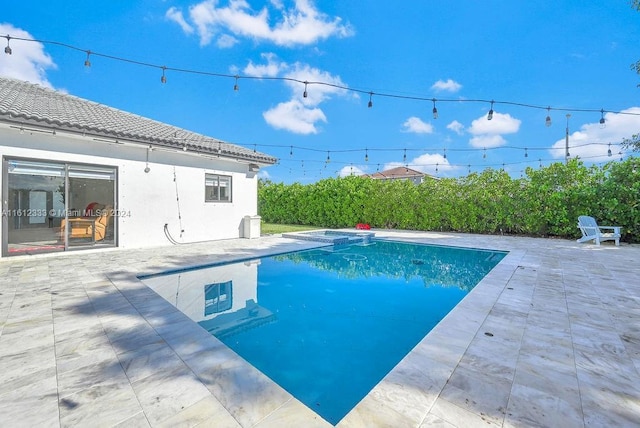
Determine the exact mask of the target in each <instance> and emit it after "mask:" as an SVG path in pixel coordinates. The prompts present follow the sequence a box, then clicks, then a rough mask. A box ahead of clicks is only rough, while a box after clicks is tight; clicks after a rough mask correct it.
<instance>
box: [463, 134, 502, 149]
mask: <svg viewBox="0 0 640 428" xmlns="http://www.w3.org/2000/svg"><path fill="white" fill-rule="evenodd" d="M506 143H507V140H505V139H504V138H502V135H497V134H484V135H477V136H475V137H471V139H470V140H469V144H470V145H471V147H481V148H487V149H490V148H492V147H500V146H504V145H505V144H506Z"/></svg>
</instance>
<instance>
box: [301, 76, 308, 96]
mask: <svg viewBox="0 0 640 428" xmlns="http://www.w3.org/2000/svg"><path fill="white" fill-rule="evenodd" d="M308 84H309V82H307V81H306V80H305V81H304V92H303V93H302V98H307V85H308Z"/></svg>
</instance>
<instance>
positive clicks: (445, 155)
mask: <svg viewBox="0 0 640 428" xmlns="http://www.w3.org/2000/svg"><path fill="white" fill-rule="evenodd" d="M442 152H443V153H444V155H443V156H442V157H443V158H445V159H446V158H447V149H442Z"/></svg>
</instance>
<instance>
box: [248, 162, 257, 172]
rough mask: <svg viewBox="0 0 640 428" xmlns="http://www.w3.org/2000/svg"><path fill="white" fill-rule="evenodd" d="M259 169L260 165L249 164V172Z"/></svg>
mask: <svg viewBox="0 0 640 428" xmlns="http://www.w3.org/2000/svg"><path fill="white" fill-rule="evenodd" d="M258 171H260V165H256V164H255V163H250V164H249V172H258Z"/></svg>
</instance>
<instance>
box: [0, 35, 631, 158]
mask: <svg viewBox="0 0 640 428" xmlns="http://www.w3.org/2000/svg"><path fill="white" fill-rule="evenodd" d="M0 37H4V38H5V39H7V46H8V44H9V41H10V40H20V41H24V42H33V43H41V44H43V45H54V46H60V47H64V48H67V49H71V50H75V51H78V52H83V53H85V54H86V55H87V56H86V60H85V62H84V64H85V66H87V67H90V66H91V62H90V57H91V56H92V55H93V56H95V57H101V58H106V59H109V60H113V61H119V62H124V63H128V64H133V65H138V66H143V67H148V68H154V69H157V70H160V71H161V72H162V77H161V81H162V83H166V72H168V71H170V72H177V73H184V74H194V75H203V76H211V77H221V78H230V79H234V80H235V84H234V90H238V80H239V79H252V80H272V81H284V82H295V83H300V84H301V85H304V90H305V95H306V94H307V87H308V86H309V85H319V86H326V87H331V88H335V89H339V90H344V91H350V92H353V93H358V94H366V95H369V104H368V105H369V107H371V106H372V105H373V103H372V99H373V97H374V96H375V97H382V98H392V99H401V100H411V101H425V102H431V103H433V106H434V107H433V113H434V117H436V115H437V113H436V112H437V108H436V103H442V102H455V103H486V104H489V103H490V104H491V106H492V110H493V105H494V104H501V105H508V106H517V107H523V108H530V109H537V110H546V111H547V112H548V113H549V112H551V111H563V112H584V113H600V114H601V115H602V119H601V122H600V123H602V120H603V117H604V114H605V113H613V114H621V115H631V116H640V113H636V112H629V111H615V110H606V109H604V108H600V109H596V108H571V107H551V106H541V105H535V104H529V103H524V102H515V101H501V100H494V99H491V100H488V99H477V98H476V99H472V98H434V97H422V96H415V95H399V94H393V93H389V92H375V91H371V90H364V89H358V88H352V87H348V86H344V85H338V84H335V83H329V82H322V81H309V80H300V79H296V78H292V77H283V76H261V77H260V76H248V75H239V74H230V73H218V72H211V71H203V70H194V69H188V68H179V67H171V66H167V65H158V64H154V63H150V62H144V61H140V60H135V59H131V58H125V57H120V56H115V55H110V54H104V53H100V52H96V51H92V50H90V49H82V48H79V47H77V46H73V45H70V44H68V43H63V42H58V41H55V40H43V39H33V38H25V37H14V36H10V35H9V34H6V35H3V36H0ZM14 48H15V45H14ZM5 52H6V50H5ZM611 144H612V143H587V144H581V145H570V146H569V148H570V149H571V148H578V147H584V146H589V145H601V146H609V148H611ZM615 144H619V143H615ZM253 146H254V150H255V148H257V147H271V148H289V149H290V150H291V154H293V149H296V150H305V151H311V152H322V153H325V152H326V153H327V154H328V157H329V153H331V152H333V153H348V152H365V156H366V158H368V152H369V151H371V152H376V151H378V152H382V151H387V152H398V151H404V153H405V156H406V152H407V151H420V152H423V151H425V150H426V149H421V148H417V149H412V148H404V149H399V148H364V149H361V148H358V149H338V150H329V151H327V150H325V149H315V148H308V147H301V146H293V145H271V144H254V145H253ZM499 149H516V150H523V151H524V153H525V157H527V156H528V151H536V150H547V151H552V150H563V149H562V148H557V149H554V148H541V147H519V146H500V147H490V148H452V147H443V148H442V151H443V153H445V159H446V152H478V151H483V158H485V157H486V151H487V150H499ZM431 150H434V149H431ZM436 150H437V149H436ZM617 154H618V155H622V152H618V153H617ZM608 156H609V157H611V153H609V154H608ZM601 157H602V156H597V155H596V156H589V157H581V159H589V158H601ZM287 161H290V160H288V159H284V158H280V159H279V162H278V163H280V162H287ZM298 161H301V162H303V163H304V162H308V163H314V162H323V163H325V168H326V164H327V163H328V162H327V161H318V160H312V159H309V160H304V159H302V160H298ZM542 161H543V159H537V160H536V159H533V158H532V159H528V160H527V161H521V162H509V163H501V164H488V163H486V162H483V163H482V164H469V163H467V164H451V163H449V162H448V161H445V162H443V163H442V164H439V163H432V164H419V165H412V164H408V163H406V162H403V164H404V165H405V166H406V167H412V166H413V167H425V166H432V167H436V168H437V167H438V166H441V167H442V168H443V169H454V168H469V169H470V168H471V167H478V166H483V167H485V168H486V167H491V166H502V167H504V166H507V165H517V164H521V163H535V162H540V164H542ZM544 161H546V162H553V161H557V160H556V159H553V160H548V159H545V160H544ZM334 163H335V164H343V165H353V164H354V163H353V162H334ZM365 163H366V164H372V162H369V161H368V159H366V160H365ZM398 163H399V162H398Z"/></svg>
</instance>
